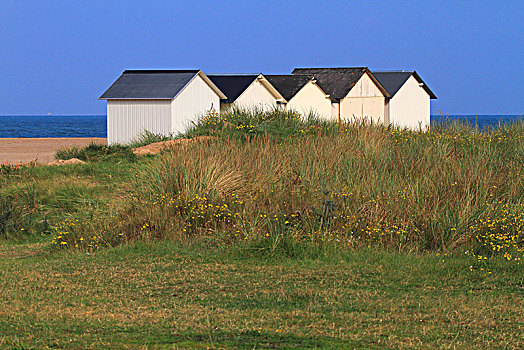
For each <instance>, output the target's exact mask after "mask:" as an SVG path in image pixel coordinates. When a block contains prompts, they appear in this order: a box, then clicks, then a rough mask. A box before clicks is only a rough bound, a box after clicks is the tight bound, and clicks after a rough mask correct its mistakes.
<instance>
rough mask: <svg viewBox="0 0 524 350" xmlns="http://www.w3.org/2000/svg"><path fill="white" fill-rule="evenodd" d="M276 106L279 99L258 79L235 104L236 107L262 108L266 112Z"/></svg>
mask: <svg viewBox="0 0 524 350" xmlns="http://www.w3.org/2000/svg"><path fill="white" fill-rule="evenodd" d="M276 104H277V98H276V97H275V96H273V94H271V92H269V90H268V89H267V88H266V87H265V86H264V85H263V84H262V83H261V82H260V81H259V80H258V79H255V80H254V81H253V82H252V83H251V85H249V86H248V87H247V89H246V90H244V92H243V93H242V94H241V95H240V96H238V98H237V99H236V100H235V102H233V105H234V106H236V107H240V108H246V109H250V108H260V109H262V110H265V111H268V110H271V109H273V108H275V106H276Z"/></svg>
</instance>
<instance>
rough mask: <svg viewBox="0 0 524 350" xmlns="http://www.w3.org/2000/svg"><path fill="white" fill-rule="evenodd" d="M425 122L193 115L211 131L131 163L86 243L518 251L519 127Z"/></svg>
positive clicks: (523, 226)
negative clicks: (128, 194) (401, 124)
mask: <svg viewBox="0 0 524 350" xmlns="http://www.w3.org/2000/svg"><path fill="white" fill-rule="evenodd" d="M435 129H436V130H435V131H431V132H427V133H420V132H412V131H408V130H399V129H389V128H385V127H382V126H374V125H369V124H365V123H356V124H338V123H329V122H325V121H321V120H318V119H314V118H306V119H304V118H301V117H300V116H298V115H296V114H294V113H285V112H280V111H273V112H270V113H266V114H263V113H255V114H253V113H246V112H242V111H233V112H231V113H229V114H226V115H210V116H207V117H206V118H204V119H203V120H202V121H201V122H200V124H198V125H197V126H195V128H194V129H193V130H191V131H190V132H189V135H212V136H215V138H214V139H213V140H212V141H211V142H208V143H198V144H197V143H195V144H186V145H181V146H180V147H177V148H174V149H171V150H170V151H167V152H164V153H162V154H161V155H160V156H158V157H156V158H151V159H148V160H145V161H144V162H145V163H144V164H143V166H141V167H139V168H137V174H136V184H135V186H134V188H135V189H136V190H135V191H134V192H133V194H132V198H133V199H131V200H130V201H129V204H128V206H127V209H126V210H124V211H122V212H121V213H120V214H119V215H118V216H116V217H113V218H111V219H109V220H108V221H104V222H103V224H101V225H100V227H99V230H100V232H101V233H100V234H99V235H98V240H99V241H98V243H96V244H99V243H100V242H102V241H103V242H106V243H107V244H116V243H118V242H121V241H133V240H139V239H155V238H172V239H187V238H188V237H195V236H198V237H205V238H207V239H210V240H212V241H213V242H215V243H216V244H235V242H247V243H248V244H251V245H252V246H253V247H257V249H263V250H270V251H274V250H279V249H283V250H288V251H289V250H292V247H295V246H297V245H302V244H309V245H315V246H326V245H330V246H339V247H358V246H382V247H386V248H389V249H395V250H412V251H425V250H452V249H456V248H459V247H460V248H462V247H471V248H473V250H472V252H474V254H478V255H479V256H481V257H482V256H485V255H486V254H494V253H497V252H499V251H504V252H508V254H510V256H511V257H520V256H521V255H522V254H521V253H522V240H523V231H524V201H523V199H524V182H523V179H524V177H523V158H524V157H523V155H524V148H523V142H522V141H523V136H524V126H523V125H522V123H520V124H515V125H512V126H508V127H506V128H501V129H497V130H485V131H479V130H472V129H467V128H463V127H460V128H451V127H450V128H446V127H440V128H435ZM270 130H272V132H269V131H270ZM495 228H496V229H495ZM490 237H491V238H490ZM61 239H62V241H63V240H64V239H65V238H63V237H62V238H61ZM62 241H60V240H59V241H57V244H62V243H61V242H62ZM495 241H496V242H498V243H497V245H498V246H500V247H503V248H493V246H492V245H493V242H495ZM490 242H491V243H490ZM73 243H74V244H75V245H76V244H78V243H79V242H78V241H75V242H73ZM66 244H67V242H66ZM496 249H498V250H496ZM510 251H511V253H509V252H510ZM512 254H513V255H512ZM515 254H516V255H515ZM519 254H520V255H519Z"/></svg>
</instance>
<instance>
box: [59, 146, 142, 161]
mask: <svg viewBox="0 0 524 350" xmlns="http://www.w3.org/2000/svg"><path fill="white" fill-rule="evenodd" d="M55 158H56V159H62V160H68V159H72V158H78V159H80V160H83V161H86V162H87V161H98V160H102V159H111V158H113V159H127V160H134V159H135V158H136V157H135V155H134V154H133V152H132V150H131V147H129V146H122V145H111V146H106V145H100V144H96V143H91V144H90V145H88V146H86V147H82V148H77V147H76V146H73V147H66V148H62V149H60V150H58V151H57V152H56V154H55Z"/></svg>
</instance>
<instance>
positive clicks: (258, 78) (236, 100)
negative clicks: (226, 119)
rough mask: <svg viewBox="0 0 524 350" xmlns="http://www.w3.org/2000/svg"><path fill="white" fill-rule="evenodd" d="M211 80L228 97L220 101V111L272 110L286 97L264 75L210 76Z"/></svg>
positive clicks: (283, 101)
mask: <svg viewBox="0 0 524 350" xmlns="http://www.w3.org/2000/svg"><path fill="white" fill-rule="evenodd" d="M208 77H209V79H211V81H212V82H213V83H214V84H215V85H216V86H217V87H218V88H219V89H220V90H221V91H222V92H223V93H224V94H225V95H226V96H227V97H226V98H224V99H222V100H221V101H220V111H221V112H223V111H226V110H228V109H229V108H231V107H239V108H245V109H251V108H257V109H261V110H265V111H267V110H271V109H272V108H275V106H277V105H278V104H280V103H285V99H284V97H283V96H282V95H281V94H280V93H279V92H278V90H277V89H275V87H274V86H273V85H271V83H270V82H269V81H268V80H267V79H266V77H264V75H262V74H209V75H208Z"/></svg>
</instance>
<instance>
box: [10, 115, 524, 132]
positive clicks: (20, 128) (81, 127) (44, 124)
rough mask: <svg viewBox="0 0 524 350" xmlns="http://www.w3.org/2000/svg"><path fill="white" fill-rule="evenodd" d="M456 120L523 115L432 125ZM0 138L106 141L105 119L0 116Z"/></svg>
mask: <svg viewBox="0 0 524 350" xmlns="http://www.w3.org/2000/svg"><path fill="white" fill-rule="evenodd" d="M446 120H459V121H460V122H467V123H471V124H478V125H479V127H481V128H485V127H498V126H499V125H502V124H504V123H511V122H516V121H524V118H523V117H522V115H449V116H440V115H432V116H431V122H432V123H433V122H442V121H446ZM0 137H107V125H106V116H105V115H74V116H66V115H64V116H54V115H51V116H42V115H35V116H0Z"/></svg>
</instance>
